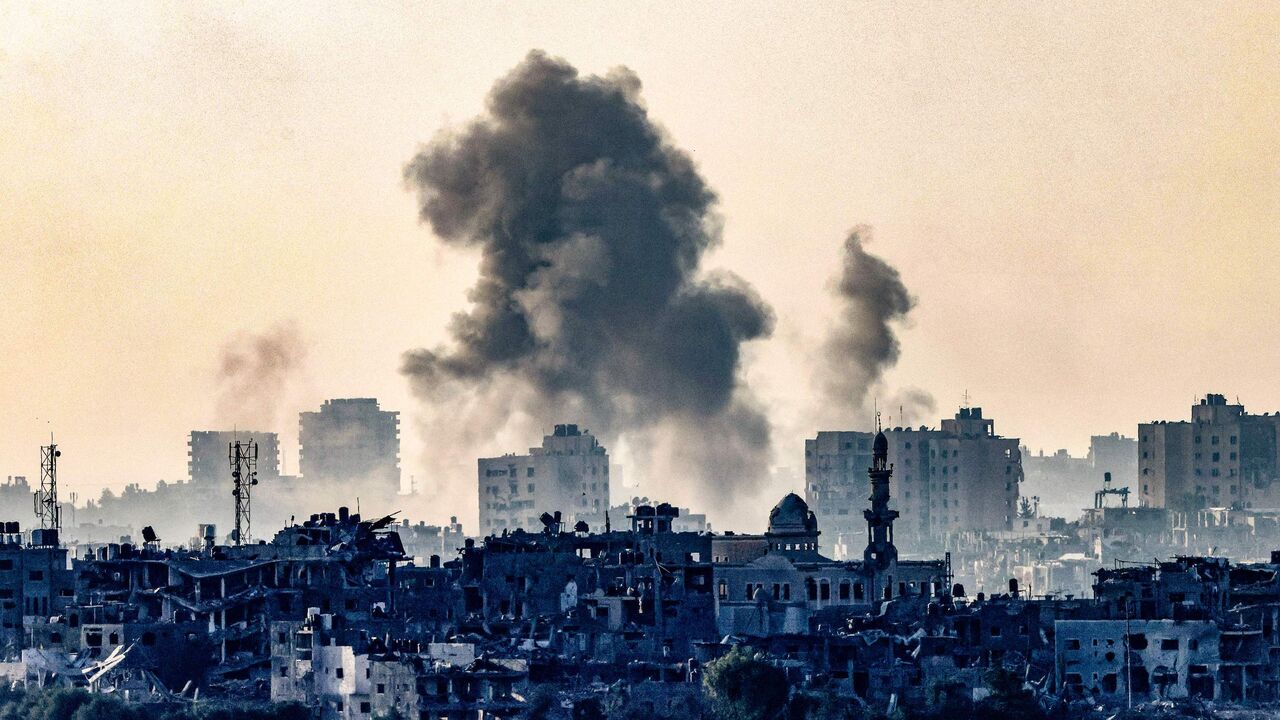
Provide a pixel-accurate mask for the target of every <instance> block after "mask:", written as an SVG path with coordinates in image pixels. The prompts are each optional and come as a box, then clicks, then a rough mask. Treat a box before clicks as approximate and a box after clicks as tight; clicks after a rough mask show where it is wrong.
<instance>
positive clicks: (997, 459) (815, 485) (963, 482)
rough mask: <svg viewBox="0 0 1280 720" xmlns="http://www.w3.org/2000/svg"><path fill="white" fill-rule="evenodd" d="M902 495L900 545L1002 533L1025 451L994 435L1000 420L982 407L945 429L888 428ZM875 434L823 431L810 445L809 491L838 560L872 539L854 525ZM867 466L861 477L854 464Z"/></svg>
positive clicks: (962, 413) (826, 546)
mask: <svg viewBox="0 0 1280 720" xmlns="http://www.w3.org/2000/svg"><path fill="white" fill-rule="evenodd" d="M884 434H885V437H886V439H887V440H888V443H889V448H888V452H889V460H890V462H892V463H893V465H894V480H895V481H896V482H897V488H898V489H897V491H896V492H895V493H894V495H893V508H894V509H896V510H898V511H899V512H900V514H901V517H900V519H899V521H898V525H897V533H898V541H899V542H898V544H899V545H900V546H905V547H907V548H912V549H916V548H923V547H925V546H926V543H930V542H931V541H933V540H938V539H941V538H942V537H943V536H945V535H946V534H947V533H950V532H956V531H961V530H1003V529H1006V528H1008V527H1009V526H1010V523H1011V522H1012V520H1013V517H1014V515H1015V514H1016V513H1017V511H1018V497H1019V492H1020V489H1019V484H1020V483H1021V482H1022V477H1023V475H1022V453H1021V451H1020V450H1019V447H1018V439H1017V438H1006V437H1001V436H999V435H996V433H995V421H994V420H992V419H990V418H984V417H982V408H961V409H960V410H959V412H957V413H956V415H955V417H954V418H949V419H944V420H943V421H942V423H941V428H929V427H924V426H921V427H920V428H902V427H895V428H892V429H886V430H885V431H884ZM871 443H872V435H871V434H870V433H862V432H844V433H836V432H829V433H819V434H818V437H817V438H815V439H812V440H807V441H806V442H805V451H806V457H805V465H806V467H805V477H806V480H807V481H808V482H807V484H806V492H807V493H808V494H809V496H810V497H811V498H812V499H813V500H814V502H812V503H811V506H812V507H813V509H814V513H815V514H816V515H817V516H818V518H819V519H820V520H821V521H822V523H823V524H824V525H827V524H830V525H832V526H833V528H834V532H832V533H831V535H833V536H834V537H827V538H824V539H823V551H824V552H830V553H831V554H832V555H833V556H834V557H836V558H837V559H845V558H849V557H851V556H852V554H853V553H854V552H856V549H857V548H859V547H861V546H863V545H865V544H866V543H867V541H868V538H867V537H866V534H865V532H866V531H865V529H864V528H859V527H858V526H857V525H858V523H856V522H855V520H856V518H857V513H858V512H859V508H861V507H863V506H864V504H865V502H866V498H867V497H868V494H867V493H868V485H867V480H866V478H865V475H866V468H868V467H871V459H872V456H871V453H870V450H871ZM857 465H862V470H861V473H862V474H863V475H864V477H863V478H861V479H859V478H857V477H856V475H855V474H854V472H853V470H852V469H851V468H852V467H855V466H857Z"/></svg>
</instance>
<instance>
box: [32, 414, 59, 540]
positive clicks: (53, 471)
mask: <svg viewBox="0 0 1280 720" xmlns="http://www.w3.org/2000/svg"><path fill="white" fill-rule="evenodd" d="M61 456H62V451H61V450H59V449H58V446H57V445H55V444H54V442H53V435H50V436H49V444H48V445H41V446H40V489H39V490H37V491H36V492H35V510H36V516H37V517H39V518H40V527H41V529H44V530H56V531H59V532H61V530H62V507H61V506H60V505H58V458H59V457H61Z"/></svg>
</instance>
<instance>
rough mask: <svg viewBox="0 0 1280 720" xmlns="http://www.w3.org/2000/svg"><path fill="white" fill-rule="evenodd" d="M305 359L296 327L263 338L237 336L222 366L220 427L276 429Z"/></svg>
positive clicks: (288, 326) (275, 329) (270, 332)
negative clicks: (290, 382) (288, 391)
mask: <svg viewBox="0 0 1280 720" xmlns="http://www.w3.org/2000/svg"><path fill="white" fill-rule="evenodd" d="M305 359H306V344H305V343H304V342H303V340H302V335H301V333H299V331H298V328H297V326H296V325H295V324H294V323H292V322H288V323H281V324H279V325H276V326H274V327H272V328H269V329H268V330H266V331H265V332H262V333H250V332H245V331H240V332H237V333H236V334H235V335H233V336H232V337H231V339H230V340H228V341H227V342H226V343H225V344H224V345H223V346H222V354H221V357H220V358H219V361H218V374H217V380H218V401H217V413H218V422H219V423H221V424H224V425H232V424H234V425H239V426H240V427H249V428H253V429H257V430H267V429H271V428H274V427H275V422H276V419H277V418H278V416H279V412H280V406H281V404H282V402H283V399H284V395H285V391H286V390H287V389H288V386H289V381H290V380H291V379H292V378H293V376H294V375H295V374H296V373H297V372H298V370H299V369H300V368H301V367H302V363H303V361H304V360H305Z"/></svg>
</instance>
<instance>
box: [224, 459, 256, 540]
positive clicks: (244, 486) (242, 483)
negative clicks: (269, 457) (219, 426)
mask: <svg viewBox="0 0 1280 720" xmlns="http://www.w3.org/2000/svg"><path fill="white" fill-rule="evenodd" d="M227 460H228V462H229V463H230V465H231V485H232V487H231V496H232V497H233V498H235V502H236V525H235V529H234V530H232V531H231V540H232V542H234V543H235V544H237V545H244V544H245V543H248V542H251V541H252V539H253V538H252V535H251V534H250V527H249V526H250V521H251V520H252V517H253V513H252V502H251V500H252V495H253V486H254V485H257V484H258V443H256V442H254V441H253V440H248V441H245V442H242V441H240V440H236V441H235V442H233V443H230V446H229V447H228V450H227Z"/></svg>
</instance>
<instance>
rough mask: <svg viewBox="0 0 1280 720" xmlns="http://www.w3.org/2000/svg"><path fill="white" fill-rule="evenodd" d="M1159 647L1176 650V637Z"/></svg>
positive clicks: (1162, 640) (1161, 641) (1164, 639)
mask: <svg viewBox="0 0 1280 720" xmlns="http://www.w3.org/2000/svg"><path fill="white" fill-rule="evenodd" d="M1214 440H1217V438H1216V437H1215V438H1214ZM1160 649H1161V650H1177V649H1178V638H1162V639H1161V640H1160Z"/></svg>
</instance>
